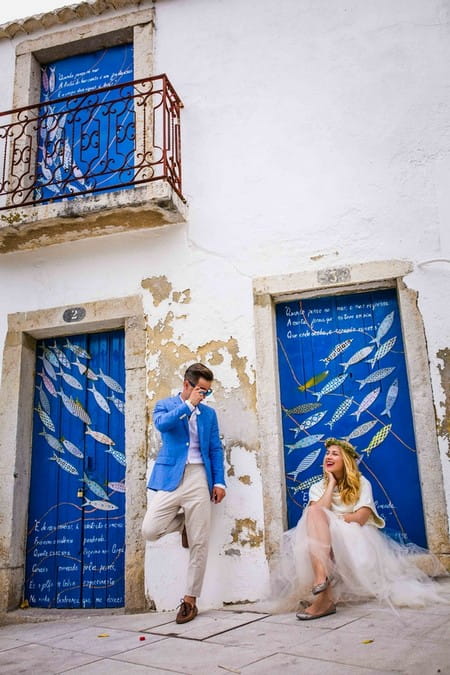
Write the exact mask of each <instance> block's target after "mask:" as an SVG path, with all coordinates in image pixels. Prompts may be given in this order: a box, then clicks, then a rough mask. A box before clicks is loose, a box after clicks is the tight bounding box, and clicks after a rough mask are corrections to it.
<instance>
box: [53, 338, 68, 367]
mask: <svg viewBox="0 0 450 675" xmlns="http://www.w3.org/2000/svg"><path fill="white" fill-rule="evenodd" d="M51 349H53V351H54V352H55V355H56V358H57V359H58V361H59V362H60V363H61V365H63V366H64V367H65V368H70V361H69V359H68V358H67V356H66V355H65V354H64V352H63V351H62V350H61V349H59V347H58V345H57V344H56V342H55V343H54V345H53V346H52V347H51Z"/></svg>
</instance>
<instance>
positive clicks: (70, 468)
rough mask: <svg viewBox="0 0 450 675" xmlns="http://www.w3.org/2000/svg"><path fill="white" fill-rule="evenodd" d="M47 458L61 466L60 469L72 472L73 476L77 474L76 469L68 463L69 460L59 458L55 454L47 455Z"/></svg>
mask: <svg viewBox="0 0 450 675" xmlns="http://www.w3.org/2000/svg"><path fill="white" fill-rule="evenodd" d="M49 459H50V460H53V461H55V462H56V463H57V465H58V466H59V467H61V469H64V471H67V473H72V474H73V475H74V476H78V471H77V470H76V468H75V467H74V466H73V464H69V462H66V460H65V459H61V457H58V456H57V455H55V454H54V455H53V457H49Z"/></svg>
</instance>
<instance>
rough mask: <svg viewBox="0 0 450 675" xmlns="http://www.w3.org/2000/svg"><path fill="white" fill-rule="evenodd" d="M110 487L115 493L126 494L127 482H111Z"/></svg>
mask: <svg viewBox="0 0 450 675" xmlns="http://www.w3.org/2000/svg"><path fill="white" fill-rule="evenodd" d="M108 487H109V488H110V489H111V490H114V492H125V481H120V482H117V481H111V482H110V483H108Z"/></svg>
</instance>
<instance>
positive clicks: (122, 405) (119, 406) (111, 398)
mask: <svg viewBox="0 0 450 675" xmlns="http://www.w3.org/2000/svg"><path fill="white" fill-rule="evenodd" d="M106 398H107V399H108V401H112V402H113V403H114V405H115V406H116V408H117V410H118V411H119V412H121V413H122V414H125V401H122V399H121V398H117V396H115V395H114V394H111V396H107V397H106ZM311 405H317V404H313V403H311ZM319 405H320V404H319Z"/></svg>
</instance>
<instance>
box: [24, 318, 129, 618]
mask: <svg viewBox="0 0 450 675" xmlns="http://www.w3.org/2000/svg"><path fill="white" fill-rule="evenodd" d="M35 385H36V386H35V397H34V413H33V437H32V462H31V484H30V500H29V513H28V533H27V558H26V578H25V600H26V601H27V602H28V603H29V605H30V606H33V607H48V608H50V607H57V608H102V607H122V606H123V605H124V558H125V422H124V413H125V404H124V398H125V396H124V392H125V364H124V333H123V331H122V330H118V331H112V332H107V333H96V334H89V335H74V336H69V337H64V338H56V339H46V340H40V341H38V342H37V348H36V376H35Z"/></svg>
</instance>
